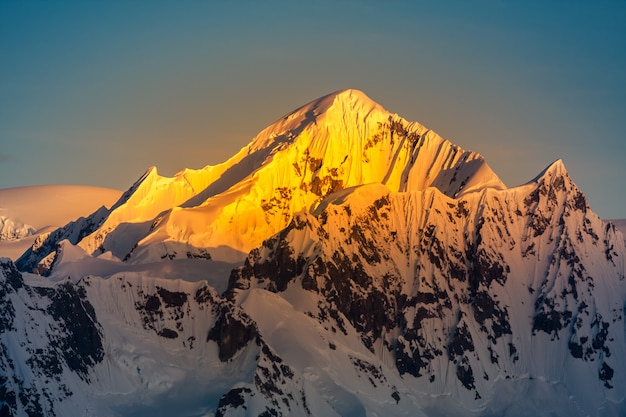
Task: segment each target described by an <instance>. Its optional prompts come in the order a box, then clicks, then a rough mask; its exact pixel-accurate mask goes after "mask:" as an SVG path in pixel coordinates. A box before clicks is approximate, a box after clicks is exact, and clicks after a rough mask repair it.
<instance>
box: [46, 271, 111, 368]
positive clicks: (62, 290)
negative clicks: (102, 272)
mask: <svg viewBox="0 0 626 417" xmlns="http://www.w3.org/2000/svg"><path fill="white" fill-rule="evenodd" d="M38 290H39V291H38V292H39V293H40V294H42V295H47V296H48V297H49V298H50V301H51V303H50V305H49V307H48V310H47V312H48V313H49V314H50V316H52V318H53V319H54V320H55V321H56V322H57V323H58V324H59V327H60V329H61V330H62V332H61V333H60V335H59V337H58V338H55V339H56V340H54V339H53V340H52V342H53V345H54V346H55V348H57V349H58V351H60V352H61V353H62V354H63V357H64V358H65V362H66V363H67V365H68V367H69V368H70V370H72V371H74V372H76V373H77V374H79V375H80V376H81V378H83V379H87V375H88V373H89V369H90V368H91V367H92V366H93V365H95V364H97V363H99V362H100V361H102V358H103V357H104V348H103V345H102V334H101V330H100V326H99V324H98V321H97V318H96V313H95V312H94V309H93V307H92V306H91V304H90V303H89V301H87V299H86V297H85V290H84V289H83V288H81V287H77V286H75V285H73V284H70V283H65V284H62V285H59V286H57V287H55V291H53V292H48V291H42V289H38ZM45 293H47V294H45Z"/></svg>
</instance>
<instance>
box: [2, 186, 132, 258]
mask: <svg viewBox="0 0 626 417" xmlns="http://www.w3.org/2000/svg"><path fill="white" fill-rule="evenodd" d="M121 194H122V193H121V192H120V191H117V190H112V189H109V188H102V187H91V186H83V185H40V186H29V187H15V188H5V189H0V219H1V220H0V223H1V224H0V257H2V256H6V257H9V258H11V259H17V258H18V257H19V256H20V255H22V254H23V253H24V251H26V250H27V249H28V248H29V247H30V246H32V245H33V244H34V243H35V241H36V240H37V239H38V238H40V236H41V235H42V234H45V233H49V232H51V231H53V230H55V229H57V228H59V227H62V226H63V225H65V224H67V223H68V222H71V221H73V220H75V219H77V218H78V217H81V216H88V215H89V214H90V213H92V212H93V211H94V210H97V209H98V208H99V207H101V206H106V207H111V206H112V205H113V204H114V203H115V202H116V201H117V200H118V199H119V197H120V195H121Z"/></svg>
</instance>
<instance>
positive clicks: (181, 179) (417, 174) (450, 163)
mask: <svg viewBox="0 0 626 417" xmlns="http://www.w3.org/2000/svg"><path fill="white" fill-rule="evenodd" d="M371 182H380V183H384V184H385V185H386V186H387V187H389V188H390V189H392V190H395V191H404V190H409V189H411V190H412V189H417V190H421V189H425V188H427V187H437V188H439V189H440V190H441V191H442V192H443V193H444V194H446V195H449V196H451V197H454V196H460V195H463V194H464V193H467V192H472V191H476V190H480V189H484V188H495V189H502V188H504V185H503V184H502V182H501V181H500V180H499V179H498V177H497V176H496V175H495V174H494V173H493V172H492V171H491V169H490V168H489V167H488V165H487V164H486V163H485V161H484V160H483V158H482V157H481V156H480V155H478V154H477V153H475V152H469V151H464V150H462V149H461V148H459V147H458V146H455V145H453V144H451V143H450V142H449V141H447V140H444V139H442V138H441V137H439V136H438V135H437V134H436V133H434V132H432V131H430V130H429V129H427V128H425V127H424V126H422V125H420V124H419V123H415V122H407V121H406V120H404V119H403V118H401V117H400V116H398V115H395V114H391V113H389V112H387V111H386V110H384V109H383V108H382V107H381V106H380V105H378V104H376V103H374V102H373V101H372V100H370V99H369V98H368V97H367V96H366V95H365V94H363V93H362V92H360V91H357V90H343V91H339V92H336V93H333V94H330V95H328V96H325V97H322V98H320V99H318V100H315V101H313V102H311V103H309V104H307V105H305V106H303V107H301V108H299V109H297V110H296V111H294V112H292V113H290V114H288V115H286V116H284V117H283V118H281V119H280V120H278V121H277V122H276V123H274V124H272V125H271V126H269V127H268V128H266V129H265V130H263V131H262V132H261V133H259V134H258V135H257V136H256V137H255V138H254V139H253V140H252V142H251V143H250V144H249V145H248V146H246V147H244V148H243V149H242V150H241V151H240V152H239V153H237V154H236V155H235V156H234V157H233V158H231V159H230V160H228V161H226V162H225V163H223V164H221V165H218V166H216V167H211V166H208V167H205V168H204V169H201V170H185V171H182V172H180V173H179V174H177V175H176V176H175V177H173V178H164V177H161V176H159V175H158V174H157V172H156V169H150V170H149V171H148V172H147V173H146V174H145V175H144V176H143V177H142V178H141V179H140V180H138V181H137V183H136V184H135V185H134V186H133V187H131V189H130V190H129V191H127V192H126V193H125V195H124V196H123V198H122V199H121V200H120V203H118V204H117V205H116V206H115V207H114V208H113V209H112V210H111V211H110V213H108V215H107V216H106V217H105V219H104V220H103V221H102V222H101V223H99V224H97V225H94V228H92V229H89V230H85V233H81V235H84V236H85V237H83V238H81V239H80V240H79V241H72V243H74V244H79V245H80V246H81V247H82V248H84V249H85V250H86V251H87V253H89V254H91V255H94V256H97V255H99V254H100V253H103V252H106V251H111V252H112V254H113V255H114V256H116V257H117V258H119V259H122V260H125V261H127V262H129V263H144V262H153V261H155V260H159V259H161V258H162V257H163V258H169V259H179V258H185V257H188V258H192V257H196V256H201V257H202V256H204V257H211V259H214V260H219V261H226V262H237V261H242V260H243V259H244V258H245V254H246V253H247V252H248V251H249V250H250V249H252V248H254V247H256V246H258V245H260V244H261V243H262V242H263V240H264V239H266V238H267V237H269V236H271V235H272V234H274V233H276V232H277V231H279V230H281V229H282V228H284V227H285V226H287V224H289V221H290V220H291V218H292V214H293V213H294V212H297V211H299V210H302V209H314V208H315V207H316V206H317V205H318V204H320V202H321V201H322V200H323V199H324V198H325V197H326V196H327V195H329V194H330V193H332V192H334V191H337V190H340V189H343V188H347V187H352V186H356V185H361V184H364V183H371ZM47 246H48V247H49V250H47V251H43V253H39V254H37V255H36V256H31V255H30V254H29V255H28V256H26V257H25V258H24V259H22V260H20V261H19V262H18V265H19V266H20V268H21V269H24V270H36V269H37V264H38V263H39V262H40V261H41V260H42V259H43V258H45V257H46V256H49V255H50V253H51V252H52V251H54V246H55V244H54V242H50V243H49V244H48V245H47ZM44 269H45V268H44Z"/></svg>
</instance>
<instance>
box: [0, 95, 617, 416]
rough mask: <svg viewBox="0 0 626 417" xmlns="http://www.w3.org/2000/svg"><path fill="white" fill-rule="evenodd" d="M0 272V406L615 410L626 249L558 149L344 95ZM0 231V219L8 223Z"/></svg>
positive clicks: (53, 234) (143, 184)
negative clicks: (504, 139)
mask: <svg viewBox="0 0 626 417" xmlns="http://www.w3.org/2000/svg"><path fill="white" fill-rule="evenodd" d="M108 207H110V208H107V206H103V207H101V208H99V209H97V210H95V211H94V212H93V213H91V214H90V215H88V216H85V217H80V218H77V219H74V220H73V221H71V222H69V223H67V224H66V225H64V226H62V227H59V228H57V229H54V230H51V231H47V232H45V233H42V234H40V235H39V236H38V237H37V238H36V240H35V241H34V242H33V244H32V246H31V247H30V248H28V249H27V250H26V251H25V252H24V253H23V254H22V255H21V256H20V257H19V258H18V259H17V260H16V261H15V263H13V262H12V261H11V260H9V259H3V260H2V263H1V269H0V276H1V278H0V279H2V280H3V283H2V286H1V287H0V309H2V313H1V314H0V316H1V317H2V319H1V320H2V321H1V322H0V363H2V366H1V367H0V369H2V370H0V415H9V416H23V415H28V416H38V415H42V416H43V415H46V416H47V415H97V416H131V415H132V416H137V415H146V416H148V415H150V416H158V415H162V416H169V415H178V416H257V415H263V416H280V415H282V416H322V415H323V416H333V415H336V416H361V415H369V416H375V415H383V414H385V415H394V416H395V415H397V416H402V415H406V416H416V415H426V416H449V415H453V416H454V415H457V416H468V415H469V416H492V415H493V416H495V415H503V416H527V415H538V416H544V415H545V416H551V415H562V416H577V415H580V416H587V415H598V416H600V415H602V416H604V415H608V416H612V415H615V416H619V415H624V414H626V403H625V401H624V397H625V395H626V365H625V362H624V360H623V359H624V358H626V341H625V327H624V311H625V305H626V280H625V279H624V257H625V256H626V248H625V243H624V237H623V235H622V233H621V232H620V231H619V230H618V229H617V228H616V227H615V225H614V224H613V223H610V222H605V221H603V220H601V219H600V218H599V217H598V216H597V215H596V214H595V213H594V212H593V211H592V210H591V208H590V206H589V204H588V202H587V200H586V198H585V196H584V194H583V193H582V192H581V191H580V190H579V189H578V188H577V187H576V185H575V184H574V182H573V181H572V179H571V178H570V176H569V174H568V173H567V170H566V168H565V166H564V164H563V162H562V161H560V160H559V161H556V162H554V163H553V164H551V165H550V166H549V167H547V168H546V169H545V170H544V171H543V172H541V173H540V174H539V175H538V176H536V177H535V178H534V179H533V180H531V181H529V182H528V183H526V184H523V185H520V186H517V187H514V188H507V187H506V186H505V185H504V184H503V183H502V181H501V180H500V179H499V178H498V176H497V175H496V174H495V173H494V172H493V171H492V170H491V168H490V167H489V165H488V164H487V163H486V162H485V160H484V158H483V157H482V156H481V155H480V154H478V153H476V152H471V151H465V150H463V149H461V148H460V147H458V146H456V145H454V144H452V143H451V142H449V141H448V140H445V139H443V138H441V137H440V136H439V135H437V134H436V133H435V132H433V131H431V130H430V129H427V128H426V127H424V126H422V125H421V124H419V123H417V122H409V121H407V120H405V119H403V118H402V117H400V116H398V115H397V114H392V113H390V112H388V111H386V110H385V109H384V108H383V107H381V106H380V105H379V104H377V103H375V102H373V101H372V100H371V99H369V98H368V97H367V96H366V95H365V94H364V93H362V92H360V91H357V90H343V91H339V92H336V93H333V94H330V95H327V96H324V97H322V98H320V99H318V100H315V101H313V102H311V103H308V104H306V105H304V106H302V107H301V108H299V109H297V110H295V111H293V112H291V113H289V114H287V115H285V116H284V117H282V118H281V119H279V120H278V121H276V122H275V123H273V124H272V125H270V126H269V127H267V128H266V129H265V130H263V131H262V132H260V133H259V134H258V135H257V136H256V137H255V138H254V139H253V140H252V141H251V142H250V144H249V145H247V146H245V147H244V148H242V149H241V150H240V151H239V152H238V153H237V154H235V155H234V156H233V157H232V158H230V159H229V160H228V161H226V162H224V163H223V164H220V165H216V166H207V167H205V168H203V169H199V170H190V169H186V170H183V171H181V172H179V173H178V174H176V175H175V176H173V177H172V178H167V177H162V176H160V175H159V174H158V172H157V170H156V168H154V167H153V168H150V169H148V170H147V172H146V173H145V174H144V175H143V176H141V177H140V178H139V179H138V180H137V181H136V182H135V183H134V184H133V185H132V186H131V187H130V188H129V189H128V190H127V191H126V192H125V193H123V194H122V195H121V197H119V199H118V200H117V202H116V203H114V204H112V205H110V206H108ZM11 230H13V229H11Z"/></svg>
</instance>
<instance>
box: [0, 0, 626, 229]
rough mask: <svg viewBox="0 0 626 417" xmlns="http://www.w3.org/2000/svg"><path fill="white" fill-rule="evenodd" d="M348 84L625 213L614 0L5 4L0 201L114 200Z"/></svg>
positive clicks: (508, 177)
mask: <svg viewBox="0 0 626 417" xmlns="http://www.w3.org/2000/svg"><path fill="white" fill-rule="evenodd" d="M344 88H356V89H359V90H362V91H363V92H365V93H366V94H367V95H368V96H369V97H370V98H372V99H373V100H374V101H376V102H378V103H380V104H381V105H382V106H383V107H385V108H386V109H387V110H389V111H391V112H394V113H397V114H399V115H400V116H402V117H404V118H405V119H407V120H409V121H417V122H420V123H421V124H423V125H425V126H427V127H428V128H430V129H432V130H434V131H435V132H437V133H439V134H440V135H441V136H443V137H444V138H446V139H449V140H450V141H452V142H453V143H455V144H457V145H459V146H461V147H462V148H464V149H470V150H474V151H477V152H479V153H481V154H482V155H483V156H484V157H485V158H486V160H487V162H488V164H489V165H490V166H491V167H492V168H493V170H494V171H495V172H496V173H497V174H498V175H499V176H500V178H501V179H502V180H503V181H504V182H505V184H506V185H507V186H509V187H513V186H516V185H520V184H523V183H526V182H528V181H530V180H532V179H533V178H534V177H535V176H536V175H537V174H538V173H539V172H540V171H541V170H543V169H544V168H545V167H547V166H548V165H550V164H551V163H552V162H553V161H555V160H557V159H562V160H563V161H564V163H565V166H566V167H567V169H568V171H569V173H570V176H571V177H572V178H573V180H574V182H575V183H576V184H577V185H578V186H579V188H580V189H581V190H582V191H583V192H584V193H585V195H586V196H587V198H588V200H589V203H590V205H591V208H592V209H593V210H594V211H595V212H597V213H598V214H599V215H600V216H601V217H603V218H609V219H610V218H626V2H623V1H602V0H595V1H592V0H589V1H577V0H570V1H559V0H552V1H536V0H531V1H523V2H521V1H520V2H514V1H498V0H491V1H487V0H482V1H481V0H476V1H471V2H468V1H393V0H392V1H385V2H383V1H367V0H364V1H354V0H352V1H348V0H334V1H327V0H321V1H308V2H301V1H264V2H257V1H243V0H241V1H238V0H235V1H231V2H221V1H220V2H218V1H214V2H211V1H193V0H185V1H173V0H171V1H163V0H150V1H140V0H126V1H115V0H108V1H105V0H83V1H63V0H56V1H43V0H40V1H33V0H0V188H9V187H18V186H27V185H43V184H80V185H95V186H103V187H110V188H116V189H119V190H125V189H127V188H128V187H130V186H131V185H132V184H133V182H134V181H135V180H136V179H138V178H139V177H140V176H141V175H142V174H143V173H144V172H145V170H146V169H148V168H149V167H150V166H153V165H154V166H157V168H158V171H159V173H160V174H162V175H168V176H170V175H173V174H175V173H176V172H178V171H179V170H181V169H183V168H186V167H188V168H202V167H204V166H205V165H213V164H217V163H220V162H223V161H225V160H226V159H228V158H229V157H230V156H232V155H234V154H235V153H236V152H237V151H238V150H239V149H240V148H242V147H243V146H245V145H246V144H247V143H248V142H250V140H251V139H252V138H253V137H254V136H255V135H256V134H257V133H258V132H260V131H261V130H262V129H264V128H265V127H266V126H268V125H270V124H271V123H273V122H274V121H275V120H277V119H279V118H280V117H281V116H283V115H284V114H286V113H289V112H290V111H292V110H294V109H296V108H297V107H299V106H301V105H303V104H306V103H307V102H309V101H311V100H313V99H316V98H318V97H321V96H323V95H326V94H328V93H330V92H333V91H336V90H340V89H344Z"/></svg>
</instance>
